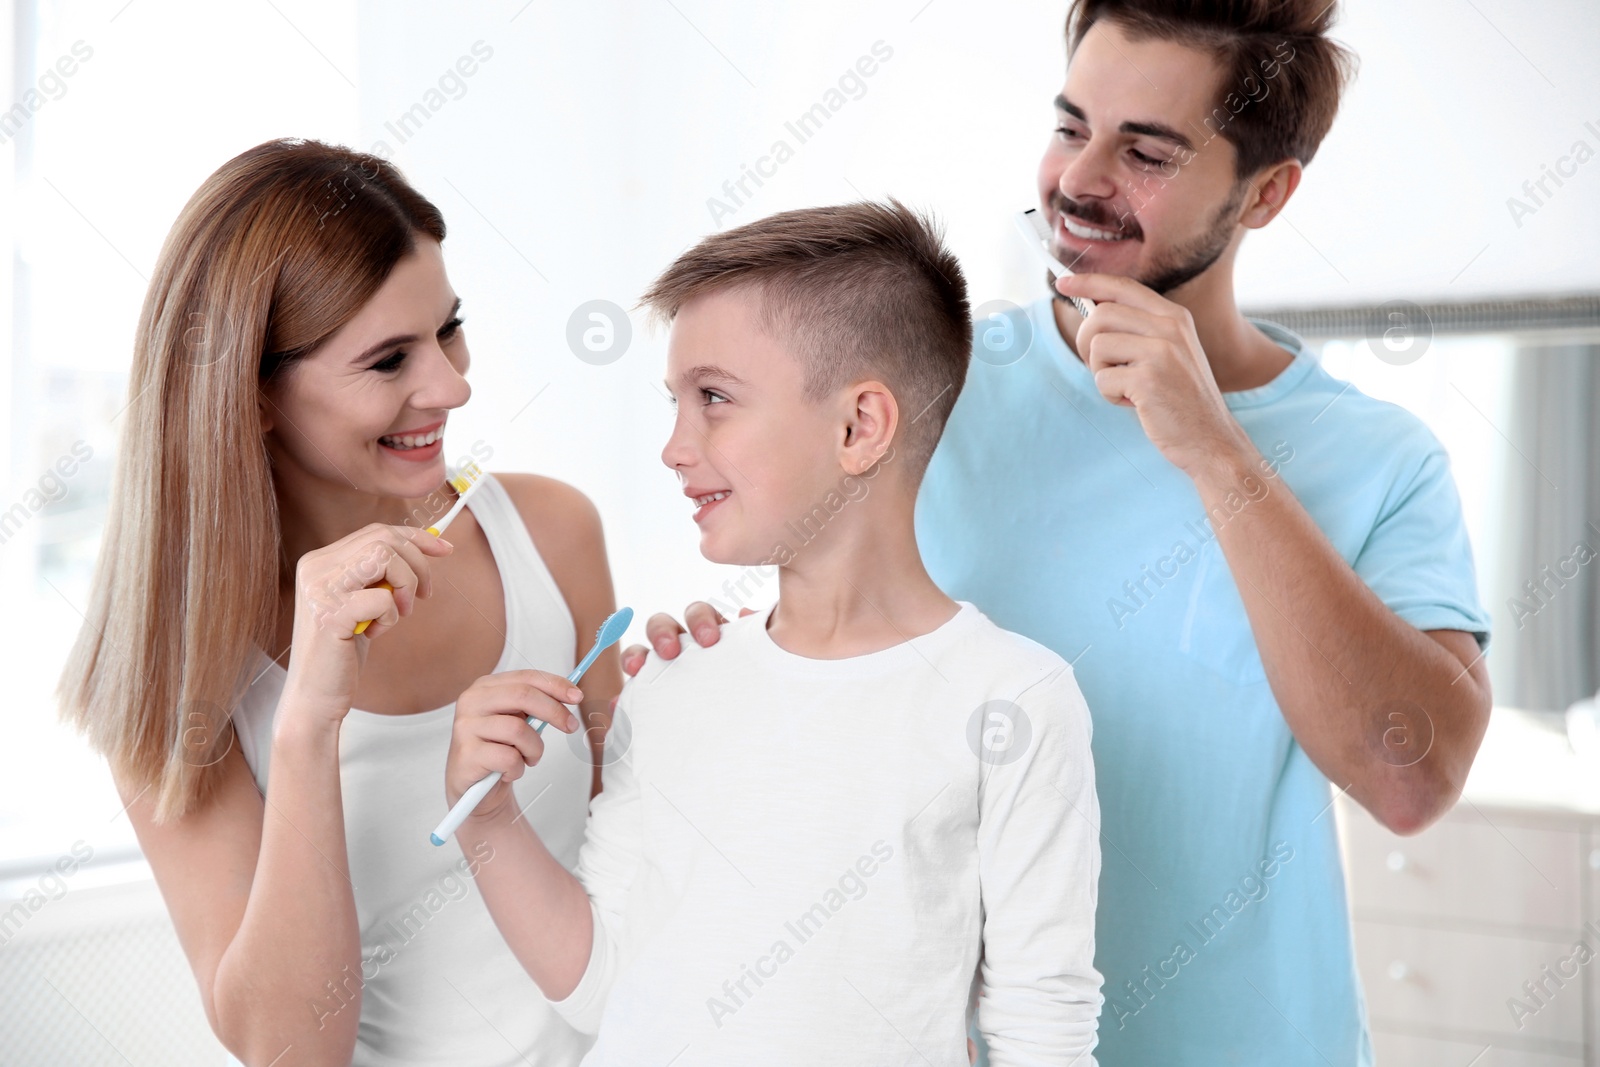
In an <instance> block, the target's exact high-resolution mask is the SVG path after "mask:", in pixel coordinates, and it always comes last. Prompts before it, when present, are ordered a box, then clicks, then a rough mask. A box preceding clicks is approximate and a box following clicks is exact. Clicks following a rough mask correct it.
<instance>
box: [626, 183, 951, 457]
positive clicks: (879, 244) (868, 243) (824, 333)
mask: <svg viewBox="0 0 1600 1067" xmlns="http://www.w3.org/2000/svg"><path fill="white" fill-rule="evenodd" d="M737 287H749V288H750V289H751V290H752V291H753V292H754V293H755V295H756V297H757V302H758V305H759V307H760V312H759V314H758V323H759V325H760V327H761V328H762V329H763V330H765V331H767V332H768V333H769V334H771V335H772V336H774V337H777V338H779V339H780V340H781V341H782V342H783V343H784V344H785V346H786V347H787V348H788V349H789V351H790V352H791V353H793V355H794V356H795V358H796V359H798V360H799V362H800V364H801V368H802V371H803V373H804V381H805V390H804V394H803V395H804V397H805V399H806V400H808V401H810V402H812V403H815V402H817V401H820V400H822V399H824V398H825V397H827V396H828V395H830V394H831V393H833V392H834V391H835V390H838V389H840V388H842V387H844V386H847V385H852V384H854V383H855V382H859V381H863V380H866V379H869V378H878V379H880V380H882V381H883V382H884V383H885V384H886V385H888V386H889V388H890V389H891V390H892V391H893V393H894V398H895V401H896V402H897V403H898V404H899V407H900V424H899V427H898V431H897V433H896V435H895V437H896V439H895V441H894V456H895V460H896V463H895V465H896V466H902V465H903V466H904V468H905V469H906V470H907V471H908V472H909V473H910V475H911V476H912V481H913V484H915V482H916V480H917V479H919V478H920V477H921V474H922V472H923V471H924V470H925V469H926V467H927V462H928V459H929V458H930V457H931V456H932V455H933V450H934V447H935V446H936V445H937V444H938V443H939V436H940V434H942V433H943V432H944V424H945V420H946V419H947V418H949V416H950V409H951V408H953V407H954V406H955V402H956V397H957V396H958V395H959V394H960V392H961V384H962V382H964V381H965V380H966V376H967V362H968V360H969V359H970V358H971V354H972V313H971V311H970V309H969V308H968V306H967V282H966V278H965V277H964V276H963V275H962V273H961V264H960V263H959V262H957V260H956V257H955V256H954V255H953V254H952V253H951V252H949V251H948V250H947V249H946V248H945V247H944V244H943V237H942V233H941V231H940V229H939V228H938V225H937V223H935V222H934V221H933V219H932V218H931V217H929V216H924V215H921V214H918V213H917V212H914V211H912V210H911V209H910V208H907V207H906V206H905V205H903V204H901V203H900V202H899V201H898V200H895V199H893V198H891V199H890V200H889V201H888V202H887V203H874V202H870V201H862V202H858V203H853V204H840V205H837V206H832V207H813V208H802V209H800V210H797V211H784V212H780V213H778V214H776V215H769V216H768V217H766V218H764V219H759V220H757V221H755V222H751V223H747V224H746V225H744V226H739V227H736V228H734V229H731V230H727V231H724V232H722V233H716V234H712V235H711V236H709V237H707V238H705V239H704V240H702V241H701V242H700V243H699V244H697V245H695V246H694V247H693V248H691V249H690V250H689V251H687V252H685V253H684V254H683V255H681V256H679V257H678V258H677V260H675V261H674V262H673V264H672V265H671V266H670V267H668V268H667V269H666V270H665V271H663V272H662V274H661V276H660V277H659V278H657V279H656V280H655V281H654V282H653V283H652V284H651V286H650V288H649V289H648V290H646V291H645V294H644V296H643V297H642V298H640V301H639V302H640V304H641V305H643V306H645V307H647V308H649V309H650V310H651V311H652V312H654V313H655V315H656V316H657V317H659V318H660V319H663V320H665V321H667V322H671V321H672V319H673V318H674V317H676V316H677V314H678V311H679V310H680V309H681V308H682V307H683V305H684V304H686V303H687V302H688V301H690V300H691V299H693V298H694V297H696V296H699V295H701V294H703V293H709V292H713V291H716V290H723V289H732V288H737Z"/></svg>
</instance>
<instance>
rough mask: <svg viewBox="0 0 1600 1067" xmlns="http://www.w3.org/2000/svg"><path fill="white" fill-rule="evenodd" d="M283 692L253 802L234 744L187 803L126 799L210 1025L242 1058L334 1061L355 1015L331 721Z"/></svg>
mask: <svg viewBox="0 0 1600 1067" xmlns="http://www.w3.org/2000/svg"><path fill="white" fill-rule="evenodd" d="M293 699H294V698H293V696H292V695H291V694H287V693H286V694H285V697H284V701H283V703H282V704H280V706H279V709H278V721H279V722H280V723H284V724H286V725H287V727H288V728H286V729H282V730H279V731H277V735H276V736H275V737H274V739H273V745H272V765H271V766H272V769H271V780H270V783H269V786H268V791H267V792H268V796H267V798H266V799H263V798H262V796H261V794H260V793H259V792H258V791H257V789H256V784H255V781H254V779H253V778H252V777H251V774H250V768H249V766H248V765H247V764H246V763H245V760H244V756H243V755H242V754H241V753H240V752H239V751H238V749H237V748H234V749H232V750H230V751H229V752H228V754H227V755H226V756H224V757H223V773H222V775H221V776H220V782H219V786H218V791H217V793H216V794H215V796H214V797H213V798H212V799H211V800H210V801H209V802H208V803H207V804H206V805H205V806H204V807H203V808H201V809H200V810H198V811H195V812H193V813H191V814H189V815H186V816H184V817H183V818H180V819H177V820H174V821H171V822H168V823H162V824H158V823H155V822H154V821H153V820H152V817H151V816H152V812H153V809H154V803H153V801H152V800H151V798H150V796H149V794H148V793H146V794H144V795H143V796H139V797H136V798H134V800H133V803H132V804H130V805H129V807H128V817H129V818H130V819H131V820H132V822H133V826H134V829H135V831H136V832H137V834H138V836H139V844H140V847H141V848H143V850H144V854H145V857H146V859H148V860H149V863H150V867H151V869H152V870H153V871H154V872H155V876H156V882H157V884H158V885H159V886H160V888H161V895H162V897H163V898H164V899H165V900H166V904H167V909H168V911H169V912H170V913H171V915H172V922H173V925H174V926H175V927H176V929H177V932H178V940H179V942H180V943H181V944H182V945H183V950H184V953H185V954H186V955H187V956H188V958H189V966H190V967H191V968H192V969H193V971H194V975H195V979H196V981H197V982H198V983H199V986H200V999H201V1003H202V1004H203V1005H204V1006H205V1012H206V1018H207V1019H208V1020H209V1021H210V1023H211V1029H212V1030H213V1031H214V1032H215V1033H216V1035H217V1038H218V1039H219V1040H220V1041H221V1042H222V1044H223V1045H224V1046H226V1047H227V1048H228V1050H229V1051H230V1052H232V1053H233V1054H234V1055H235V1056H237V1057H238V1058H239V1059H240V1060H242V1061H244V1062H245V1063H246V1064H249V1065H251V1067H255V1065H257V1064H260V1065H263V1067H265V1065H266V1064H273V1065H274V1067H297V1065H309V1064H348V1063H349V1062H350V1057H351V1055H352V1054H353V1053H354V1051H355V1042H356V1025H357V1023H358V1021H359V1020H360V1016H361V944H360V938H359V935H358V932H357V928H356V912H355V899H354V895H353V892H352V889H351V885H350V877H349V870H348V865H347V863H346V854H345V839H344V813H343V808H342V806H341V804H340V794H339V764H338V730H337V724H336V723H335V724H334V725H333V727H332V728H318V727H314V726H310V725H309V721H310V719H311V716H305V715H299V714H296V713H294V710H293V709H292V708H290V707H288V706H287V705H288V704H289V703H290V702H291V701H292V700H293ZM124 796H125V797H126V792H125V793H124ZM330 983H331V990H337V996H335V995H334V994H333V992H332V991H331V990H330V985H329V984H330Z"/></svg>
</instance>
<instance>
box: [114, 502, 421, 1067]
mask: <svg viewBox="0 0 1600 1067" xmlns="http://www.w3.org/2000/svg"><path fill="white" fill-rule="evenodd" d="M450 551H452V548H451V546H450V544H449V542H447V541H444V540H442V539H439V538H436V537H434V536H433V535H432V534H429V533H425V532H423V531H420V530H412V529H408V528H405V527H399V526H383V525H380V524H372V525H369V526H366V527H363V528H362V529H360V530H357V531H355V532H354V533H351V534H349V535H348V536H346V537H344V538H341V539H340V540H339V541H336V542H334V543H333V544H332V545H329V546H327V547H326V548H322V549H318V550H316V551H314V552H308V553H306V554H305V555H304V556H302V557H301V558H300V560H299V562H298V563H297V564H296V567H295V615H294V637H293V640H292V644H291V651H290V656H289V670H288V678H287V680H286V681H285V683H284V688H283V695H282V696H281V697H280V698H279V701H278V708H277V715H276V717H275V719H274V720H273V721H274V728H273V738H272V757H271V771H270V773H269V777H268V781H267V795H266V796H265V797H262V796H261V794H260V792H259V791H258V790H257V789H256V784H255V780H254V778H253V777H252V775H251V773H250V768H249V766H248V764H246V763H245V759H244V755H243V753H241V752H239V751H238V750H237V748H230V749H229V750H228V753H227V755H225V756H224V757H223V765H222V772H221V773H220V775H219V782H218V785H217V789H216V791H215V793H214V794H213V795H212V796H210V797H207V798H205V799H204V800H203V801H202V802H201V804H200V806H199V807H198V808H197V809H196V810H194V811H192V812H190V813H189V814H187V815H185V816H183V817H182V818H179V819H175V820H172V821H170V822H167V823H157V822H156V821H155V819H154V808H155V805H154V801H153V799H152V798H150V797H149V796H148V794H147V792H146V791H138V792H135V791H134V790H132V789H129V788H127V787H126V786H125V785H123V783H121V782H119V783H118V788H119V790H120V791H121V793H122V796H123V799H124V800H125V801H127V802H128V817H129V819H130V820H132V822H133V826H134V831H135V832H136V833H137V834H138V836H139V844H140V846H141V847H142V848H143V850H144V853H145V856H146V858H147V859H148V861H149V863H150V867H151V869H152V870H153V871H154V872H155V875H156V882H157V884H158V885H159V886H160V887H161V894H162V896H163V898H164V899H165V900H166V903H167V910H168V911H169V912H170V913H171V914H172V921H173V925H174V926H175V927H176V928H177V932H178V939H179V941H180V942H181V943H182V945H183V949H184V952H185V953H186V954H187V955H188V957H189V965H190V966H191V967H192V968H193V970H194V973H195V978H196V980H197V981H198V983H199V985H200V998H201V1002H202V1003H203V1004H204V1006H205V1011H206V1017H207V1019H208V1020H210V1022H211V1028H212V1030H213V1031H214V1032H215V1033H216V1035H217V1037H218V1038H219V1039H220V1040H221V1041H222V1043H223V1045H225V1046H226V1047H227V1048H228V1049H229V1050H230V1051H231V1052H233V1053H234V1055H236V1056H238V1057H239V1058H240V1059H241V1060H243V1061H244V1062H245V1063H247V1064H249V1065H251V1067H255V1065H256V1064H261V1065H263V1067H264V1065H267V1064H271V1065H273V1067H299V1065H316V1064H348V1063H349V1062H350V1058H351V1055H352V1053H353V1052H354V1050H355V1042H356V1026H357V1023H358V1022H359V1019H360V1015H361V983H362V978H361V940H360V935H359V932H358V930H357V926H356V909H355V895H354V887H353V886H352V885H351V883H350V872H349V862H348V858H347V854H346V851H345V836H344V806H343V804H342V801H341V795H340V787H339V728H340V725H341V723H342V722H343V720H344V717H345V715H346V714H347V713H348V712H349V710H350V706H351V702H352V700H353V697H354V693H355V688H356V685H357V682H358V681H359V678H360V674H361V666H362V664H363V662H365V659H366V648H367V646H368V645H369V644H370V643H371V642H372V641H373V640H374V639H375V638H377V637H379V636H381V635H382V634H384V633H386V632H388V630H389V629H390V628H391V627H393V626H396V625H398V624H399V621H400V619H401V617H402V616H405V615H409V614H411V611H412V610H413V608H414V606H415V604H416V600H417V598H418V597H427V596H429V595H431V593H432V582H431V580H430V574H431V569H430V566H429V557H435V556H443V555H447V554H448V553H449V552H450ZM379 578H383V579H384V580H385V581H387V582H388V584H389V587H388V588H384V587H382V586H369V584H368V583H371V582H374V581H376V580H377V579H379ZM362 620H372V622H371V625H369V626H368V627H367V628H366V630H365V632H364V633H363V634H361V635H360V636H356V635H355V634H354V630H355V626H356V623H357V622H359V621H362Z"/></svg>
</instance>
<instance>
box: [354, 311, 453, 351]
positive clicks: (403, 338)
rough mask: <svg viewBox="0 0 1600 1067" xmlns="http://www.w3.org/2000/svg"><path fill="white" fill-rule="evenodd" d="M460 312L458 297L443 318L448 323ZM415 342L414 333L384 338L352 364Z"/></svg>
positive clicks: (415, 336)
mask: <svg viewBox="0 0 1600 1067" xmlns="http://www.w3.org/2000/svg"><path fill="white" fill-rule="evenodd" d="M460 310H461V298H460V297H459V296H458V297H456V302H455V303H454V304H451V305H450V313H449V314H448V315H446V316H445V321H446V322H448V321H449V320H451V319H453V318H455V317H456V312H458V311H460ZM416 340H417V335H416V334H414V333H402V334H397V335H395V336H394V337H385V338H384V339H383V340H381V341H379V342H378V343H377V344H375V345H372V346H371V347H369V348H368V349H367V350H366V351H365V352H363V353H361V354H360V355H359V356H357V357H356V358H355V360H354V361H353V362H356V363H360V362H362V361H363V360H365V359H367V358H369V357H371V356H375V355H377V354H378V353H379V352H382V351H383V350H384V349H386V348H397V347H399V346H400V345H409V344H414V343H415V342H416Z"/></svg>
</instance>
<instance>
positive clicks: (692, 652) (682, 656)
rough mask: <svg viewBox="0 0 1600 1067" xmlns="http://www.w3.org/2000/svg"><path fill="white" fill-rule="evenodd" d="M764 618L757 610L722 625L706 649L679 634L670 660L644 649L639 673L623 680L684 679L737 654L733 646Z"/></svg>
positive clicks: (735, 647)
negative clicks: (674, 651)
mask: <svg viewBox="0 0 1600 1067" xmlns="http://www.w3.org/2000/svg"><path fill="white" fill-rule="evenodd" d="M764 617H765V613H764V612H759V611H758V612H756V613H755V614H753V615H746V616H744V617H742V618H738V619H733V620H730V621H728V622H725V623H723V624H722V626H721V633H720V634H719V635H718V637H717V640H716V643H715V644H713V645H712V646H711V647H709V648H705V647H702V646H701V645H700V643H699V642H697V641H696V640H695V639H694V638H693V637H691V636H690V635H689V634H687V633H682V634H679V635H678V654H677V655H676V656H674V657H673V658H672V659H665V658H663V657H662V655H661V653H659V652H657V651H656V650H655V649H654V648H647V649H646V651H645V659H644V663H643V665H642V666H640V668H639V672H638V673H637V674H636V675H634V676H633V677H632V678H628V679H624V681H625V683H626V684H628V685H634V684H639V685H647V686H648V685H655V684H656V682H657V681H658V680H660V679H662V678H663V676H665V677H667V678H671V677H673V676H674V675H677V674H682V675H684V676H685V677H687V676H689V675H692V674H694V673H696V672H697V671H698V670H701V669H704V668H705V666H706V665H707V664H708V663H715V662H716V661H718V660H723V659H725V658H726V657H728V656H733V655H738V651H737V646H738V645H739V644H741V643H742V642H743V641H744V640H745V639H747V638H748V637H749V631H750V629H751V627H752V626H759V625H760V622H759V620H760V619H762V618H764ZM669 671H670V672H671V673H670V674H669V673H668V672H669Z"/></svg>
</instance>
